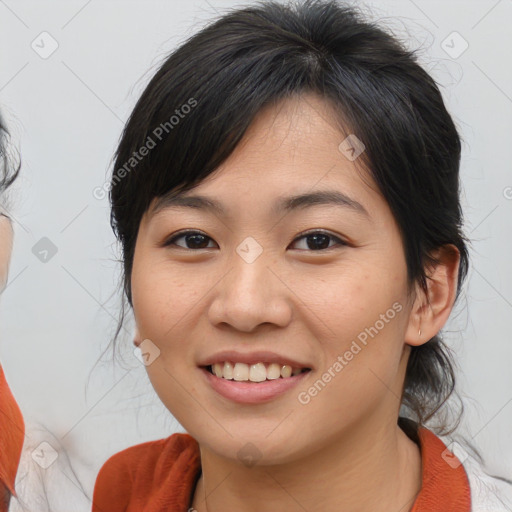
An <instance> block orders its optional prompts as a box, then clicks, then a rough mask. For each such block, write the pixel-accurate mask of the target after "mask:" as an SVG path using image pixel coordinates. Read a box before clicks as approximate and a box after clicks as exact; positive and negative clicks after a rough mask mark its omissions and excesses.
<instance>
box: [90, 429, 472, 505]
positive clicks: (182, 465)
mask: <svg viewBox="0 0 512 512" xmlns="http://www.w3.org/2000/svg"><path fill="white" fill-rule="evenodd" d="M419 438H420V447H421V457H422V470H423V474H422V488H421V490H420V492H419V493H418V495H417V497H416V500H415V502H414V506H413V507H412V509H411V512H448V511H450V512H470V510H471V497H470V496H471V495H470V488H469V481H468V478H467V475H466V471H465V469H464V467H463V466H462V465H458V466H457V462H459V461H458V459H457V458H456V457H454V458H452V459H450V460H451V465H450V464H448V463H447V462H446V461H445V459H444V458H443V456H442V454H443V452H444V451H445V449H446V446H445V444H444V443H443V442H442V441H441V439H439V438H438V437H437V436H436V435H435V434H434V433H432V432H431V431H430V430H427V429H424V428H420V429H419ZM445 457H446V455H445ZM454 461H455V462H454ZM455 466H457V467H455ZM200 474H201V460H200V453H199V445H198V443H197V441H196V440H195V439H194V438H193V437H191V436H190V435H188V434H173V435H172V436H170V437H168V438H167V439H161V440H159V441H150V442H147V443H143V444H139V445H136V446H133V447H131V448H127V449H126V450H123V451H121V452H119V453H117V454H115V455H113V456H112V457H110V459H109V460H107V462H105V464H104V465H103V467H102V468H101V470H100V472H99V473H98V477H97V479H96V484H95V487H94V496H93V506H92V512H118V511H119V512H121V511H123V512H160V511H161V512H164V511H165V512H186V511H187V510H188V509H189V508H190V507H191V506H192V499H193V495H194V490H195V486H196V483H197V480H198V479H199V476H200Z"/></svg>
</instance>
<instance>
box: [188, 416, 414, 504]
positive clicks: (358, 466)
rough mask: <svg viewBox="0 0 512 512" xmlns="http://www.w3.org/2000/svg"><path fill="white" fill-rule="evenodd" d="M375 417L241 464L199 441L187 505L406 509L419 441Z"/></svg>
mask: <svg viewBox="0 0 512 512" xmlns="http://www.w3.org/2000/svg"><path fill="white" fill-rule="evenodd" d="M374 425H375V423H373V428H369V427H372V424H371V422H369V423H368V428H361V426H358V428H357V432H356V431H354V432H350V433H348V434H347V435H346V436H344V438H343V439H342V440H340V441H339V442H337V443H335V444H331V445H329V446H327V447H326V448H325V449H324V450H323V451H319V452H316V453H314V454H313V455H311V456H309V457H307V458H305V459H302V461H296V462H294V463H292V464H287V465H282V466H261V467H258V465H255V466H253V467H252V468H247V467H245V466H243V465H240V463H237V462H235V461H232V460H227V459H223V458H221V457H218V456H217V455H216V454H215V453H213V452H210V451H208V450H204V449H203V448H201V466H202V474H201V477H200V479H199V481H198V483H197V486H196V490H195V494H194V499H193V504H192V506H193V508H194V509H195V510H196V511H197V512H218V511H220V510H238V511H240V512H256V511H261V510H288V511H290V512H295V511H297V512H299V511H300V512H304V511H305V510H307V511H308V512H320V511H322V512H331V511H332V512H335V511H336V512H339V511H340V510H343V512H363V511H370V510H394V511H396V512H408V511H410V510H411V508H412V506H413V503H414V501H415V499H416V496H417V494H418V493H419V491H420V489H421V477H422V475H421V455H420V449H419V447H418V446H417V445H416V443H414V442H413V441H412V440H411V439H409V437H407V435H406V434H405V433H404V432H403V431H402V430H401V429H400V428H399V427H398V425H397V424H396V421H394V422H393V423H392V424H391V425H389V424H388V425H385V426H384V427H382V428H378V429H375V427H374ZM205 496H206V501H205Z"/></svg>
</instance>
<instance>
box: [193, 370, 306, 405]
mask: <svg viewBox="0 0 512 512" xmlns="http://www.w3.org/2000/svg"><path fill="white" fill-rule="evenodd" d="M200 370H201V372H202V373H203V375H204V376H205V378H206V380H207V381H208V383H209V384H210V386H211V387H212V388H213V389H214V390H215V391H216V392H217V393H219V395H222V396H223V397H224V398H228V399H229V400H232V401H233V402H237V403H239V404H259V403H262V402H269V401H271V400H273V399H274V398H276V397H278V396H280V395H282V394H283V393H285V392H286V391H289V390H290V389H292V388H293V387H295V386H296V385H297V384H299V382H301V381H303V380H304V379H305V378H306V376H307V375H308V374H309V373H310V372H311V370H309V371H306V372H302V373H299V374H298V375H293V376H292V377H285V378H283V377H279V378H278V379H273V380H264V381H263V382H245V381H242V382H240V381H236V380H228V379H223V378H221V377H217V376H216V375H213V374H212V373H210V372H209V371H208V370H207V369H206V368H200Z"/></svg>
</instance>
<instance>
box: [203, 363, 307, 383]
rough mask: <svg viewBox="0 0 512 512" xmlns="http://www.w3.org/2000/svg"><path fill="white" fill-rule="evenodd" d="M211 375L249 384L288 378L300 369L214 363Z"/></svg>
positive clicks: (270, 365) (275, 364)
mask: <svg viewBox="0 0 512 512" xmlns="http://www.w3.org/2000/svg"><path fill="white" fill-rule="evenodd" d="M212 369H213V373H214V374H215V375H216V376H217V377H220V378H223V379H228V380H239V381H240V380H245V381H251V382H263V381H264V380H266V379H269V380H273V379H278V378H279V377H283V378H286V377H290V376H291V375H297V374H299V373H300V372H301V371H302V369H301V368H292V367H291V366H290V365H287V364H282V365H281V364H278V363H271V364H269V365H268V366H266V365H265V363H256V364H251V365H249V364H245V363H231V362H230V361H226V362H224V363H215V364H214V365H213V366H212Z"/></svg>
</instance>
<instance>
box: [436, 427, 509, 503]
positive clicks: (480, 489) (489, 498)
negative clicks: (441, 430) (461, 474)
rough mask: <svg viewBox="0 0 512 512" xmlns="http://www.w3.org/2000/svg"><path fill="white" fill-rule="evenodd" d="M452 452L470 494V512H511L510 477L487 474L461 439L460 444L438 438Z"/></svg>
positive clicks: (469, 447) (467, 444)
mask: <svg viewBox="0 0 512 512" xmlns="http://www.w3.org/2000/svg"><path fill="white" fill-rule="evenodd" d="M440 439H442V440H443V443H446V446H447V447H448V448H449V449H450V450H452V451H453V453H454V454H455V455H456V456H457V458H458V460H459V461H460V463H461V465H462V467H463V468H464V470H465V472H466V475H467V479H468V482H469V488H470V492H471V512H491V511H492V512H510V511H512V475H509V476H508V479H507V478H502V477H499V476H494V475H491V474H488V473H487V472H486V470H485V467H484V464H483V461H482V460H481V458H480V457H479V455H477V454H476V452H475V451H474V450H475V449H474V447H473V446H472V445H471V443H468V442H467V441H465V440H464V439H463V438H459V441H460V442H457V441H455V442H452V441H451V440H449V439H447V438H445V437H440Z"/></svg>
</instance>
